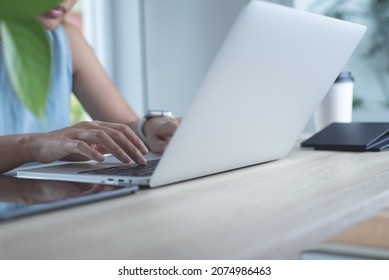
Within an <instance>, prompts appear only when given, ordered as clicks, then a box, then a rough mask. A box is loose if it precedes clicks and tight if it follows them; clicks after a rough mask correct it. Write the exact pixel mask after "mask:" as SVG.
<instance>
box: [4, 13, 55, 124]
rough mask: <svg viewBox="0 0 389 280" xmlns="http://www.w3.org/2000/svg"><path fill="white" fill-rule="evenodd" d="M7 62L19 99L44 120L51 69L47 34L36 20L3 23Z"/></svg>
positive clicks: (6, 21)
mask: <svg viewBox="0 0 389 280" xmlns="http://www.w3.org/2000/svg"><path fill="white" fill-rule="evenodd" d="M0 32H1V37H2V41H3V48H4V50H3V51H4V59H5V63H6V66H7V70H8V75H9V77H10V80H11V83H12V86H13V88H14V90H15V92H16V94H17V95H18V97H19V98H20V100H21V101H22V102H23V103H24V104H25V105H26V106H27V108H29V109H30V110H31V111H32V112H33V113H34V114H35V115H36V116H37V117H39V118H40V119H41V120H44V112H45V107H46V100H47V96H48V90H49V83H50V72H51V71H50V69H51V53H50V44H49V41H48V38H47V34H46V32H45V31H44V29H43V28H42V26H41V25H40V24H39V23H38V21H36V20H35V19H30V20H25V21H11V20H4V21H2V22H1V24H0Z"/></svg>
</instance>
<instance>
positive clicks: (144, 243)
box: [0, 148, 389, 259]
mask: <svg viewBox="0 0 389 280" xmlns="http://www.w3.org/2000/svg"><path fill="white" fill-rule="evenodd" d="M227 156H228V155H227ZM388 182H389V154H388V153H386V152H383V153H346V152H325V151H312V150H303V149H300V148H296V149H294V150H293V151H292V153H291V154H290V155H289V156H288V157H287V158H285V159H283V160H280V161H275V162H271V163H266V164H262V165H257V166H253V167H248V168H244V169H240V170H235V171H232V172H226V173H223V174H218V175H214V176H209V177H206V178H201V179H198V180H192V181H188V182H184V183H179V184H175V185H171V186H168V187H162V188H157V189H151V190H141V191H140V192H139V193H137V194H136V195H133V196H128V197H123V198H118V199H114V200H108V201H104V202H100V203H95V204H92V205H85V206H81V207H75V208H71V209H67V210H62V211H57V212H52V213H48V214H43V215H39V216H36V217H31V218H25V219H22V220H19V221H15V222H10V223H5V224H0V258H1V259H255V258H260V259H267V258H276V259H285V258H295V257H297V255H298V253H299V252H300V251H302V250H303V249H305V248H308V247H310V246H312V245H313V244H316V243H318V242H321V241H324V240H327V239H328V238H330V237H332V236H334V235H335V234H337V233H339V232H341V231H343V230H344V229H346V228H348V227H350V226H352V225H354V224H356V223H358V222H360V221H363V220H365V219H367V218H369V217H371V216H374V215H376V214H377V213H379V212H380V211H381V210H382V209H384V208H386V207H389V183H388Z"/></svg>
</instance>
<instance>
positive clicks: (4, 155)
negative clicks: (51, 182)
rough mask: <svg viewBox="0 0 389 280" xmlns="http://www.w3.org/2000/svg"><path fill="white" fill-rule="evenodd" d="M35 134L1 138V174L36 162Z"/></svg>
mask: <svg viewBox="0 0 389 280" xmlns="http://www.w3.org/2000/svg"><path fill="white" fill-rule="evenodd" d="M34 137H35V136H34V135H33V134H20V135H7V136H0V154H1V158H0V173H4V172H7V171H9V170H12V169H14V168H16V167H18V166H19V165H22V164H24V163H27V162H32V161H34V156H33V147H32V146H33V145H32V143H33V138H34Z"/></svg>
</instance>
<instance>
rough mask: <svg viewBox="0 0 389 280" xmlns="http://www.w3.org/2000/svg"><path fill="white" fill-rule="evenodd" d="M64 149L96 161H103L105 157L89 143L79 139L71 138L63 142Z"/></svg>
mask: <svg viewBox="0 0 389 280" xmlns="http://www.w3.org/2000/svg"><path fill="white" fill-rule="evenodd" d="M64 149H65V150H66V151H67V152H68V153H69V154H80V155H82V156H85V157H87V158H89V159H93V160H96V161H100V162H101V161H104V159H105V157H104V155H103V154H101V153H99V152H98V151H97V150H95V149H93V148H92V147H91V146H90V145H88V144H87V143H85V142H84V141H81V140H71V141H68V142H66V143H65V144H64Z"/></svg>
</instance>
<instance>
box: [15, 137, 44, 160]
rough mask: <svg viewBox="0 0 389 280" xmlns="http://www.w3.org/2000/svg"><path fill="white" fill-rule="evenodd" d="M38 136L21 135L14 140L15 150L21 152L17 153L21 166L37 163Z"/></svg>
mask: <svg viewBox="0 0 389 280" xmlns="http://www.w3.org/2000/svg"><path fill="white" fill-rule="evenodd" d="M39 137H41V136H39V135H38V134H21V135H18V136H17V138H16V141H15V143H16V146H17V149H18V150H20V151H21V152H20V153H18V154H19V155H20V156H21V157H20V161H21V164H23V163H27V162H34V161H39V159H38V156H37V154H39V150H40V148H39V145H38V144H37V140H38V139H39Z"/></svg>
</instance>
